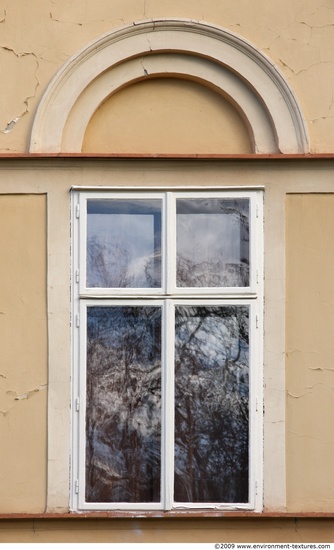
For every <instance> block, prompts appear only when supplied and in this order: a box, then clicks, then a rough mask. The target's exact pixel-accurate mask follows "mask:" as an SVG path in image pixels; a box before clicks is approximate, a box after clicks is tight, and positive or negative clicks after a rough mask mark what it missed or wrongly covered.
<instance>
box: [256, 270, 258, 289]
mask: <svg viewBox="0 0 334 550" xmlns="http://www.w3.org/2000/svg"><path fill="white" fill-rule="evenodd" d="M256 284H257V285H258V284H259V270H258V269H257V270H256Z"/></svg>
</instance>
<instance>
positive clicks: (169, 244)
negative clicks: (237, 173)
mask: <svg viewBox="0 0 334 550" xmlns="http://www.w3.org/2000/svg"><path fill="white" fill-rule="evenodd" d="M143 196H144V197H145V198H146V199H152V200H161V201H162V212H161V226H162V227H161V286H160V287H155V288H152V287H151V288H150V287H146V286H143V287H122V288H120V287H97V286H95V287H89V286H87V284H86V281H87V246H86V243H87V237H88V235H87V222H88V220H87V217H88V215H87V201H88V200H96V201H103V200H106V201H108V200H111V199H114V200H134V201H135V200H139V201H140V200H143ZM258 196H259V192H258V191H245V192H244V193H239V192H231V191H228V192H222V191H207V192H204V193H203V192H198V191H196V192H190V193H189V192H181V191H175V192H167V193H164V192H161V193H153V192H152V193H145V194H143V193H134V192H130V193H122V192H108V193H105V192H102V191H99V192H95V193H93V192H92V193H89V194H88V193H79V197H78V201H79V202H78V205H79V208H80V246H79V249H80V260H79V262H80V265H79V272H80V283H79V293H80V295H81V296H82V297H84V296H87V297H89V296H90V297H95V296H101V297H115V296H156V297H157V296H163V295H166V294H168V295H171V294H173V295H176V296H180V297H182V296H199V295H205V296H206V295H212V296H222V295H224V296H225V295H226V296H233V295H235V296H246V295H254V296H255V295H256V293H257V290H258V289H257V279H258V268H257V261H256V257H257V254H258V243H257V238H256V236H255V234H256V233H257V232H258V231H257V225H258V224H257V223H256V222H257V217H258V208H259V201H258ZM203 197H205V198H206V199H218V200H223V201H225V200H230V201H232V200H238V199H247V200H249V230H250V238H249V265H250V269H249V284H248V285H247V286H197V287H196V286H178V284H177V280H176V278H177V265H176V258H177V213H176V208H177V206H176V205H177V200H178V199H180V200H182V199H183V200H184V199H189V198H191V199H203Z"/></svg>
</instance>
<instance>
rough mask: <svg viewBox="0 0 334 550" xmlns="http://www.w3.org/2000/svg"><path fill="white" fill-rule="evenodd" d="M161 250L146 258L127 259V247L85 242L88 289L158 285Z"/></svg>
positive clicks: (92, 239)
mask: <svg viewBox="0 0 334 550" xmlns="http://www.w3.org/2000/svg"><path fill="white" fill-rule="evenodd" d="M160 281H161V253H160V250H159V251H157V252H155V253H153V254H151V255H150V256H147V257H145V258H139V257H138V258H136V259H135V260H134V259H132V260H131V258H130V255H129V252H128V249H127V245H126V243H124V242H122V241H121V240H118V241H117V242H113V243H111V242H110V243H108V244H105V243H101V242H100V241H99V240H98V238H97V236H94V237H92V238H90V239H89V240H88V242H87V286H89V287H91V288H97V287H99V288H134V287H143V288H154V287H158V286H160V284H161V282H160Z"/></svg>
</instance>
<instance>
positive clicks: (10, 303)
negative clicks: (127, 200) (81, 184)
mask: <svg viewBox="0 0 334 550" xmlns="http://www.w3.org/2000/svg"><path fill="white" fill-rule="evenodd" d="M0 340H1V346H0V348H1V351H0V442H1V443H0V510H1V513H8V512H16V511H18V510H27V509H29V510H31V511H32V512H43V511H44V509H45V503H46V457H47V448H46V436H47V428H46V406H47V321H46V197H45V195H0Z"/></svg>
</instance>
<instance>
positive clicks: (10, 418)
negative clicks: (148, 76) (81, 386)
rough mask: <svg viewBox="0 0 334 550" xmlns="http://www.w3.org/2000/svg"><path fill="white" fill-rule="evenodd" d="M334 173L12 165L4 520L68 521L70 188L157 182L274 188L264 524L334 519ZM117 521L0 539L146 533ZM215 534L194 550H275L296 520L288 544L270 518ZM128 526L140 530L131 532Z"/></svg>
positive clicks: (160, 526) (270, 195) (262, 165)
mask: <svg viewBox="0 0 334 550" xmlns="http://www.w3.org/2000/svg"><path fill="white" fill-rule="evenodd" d="M332 173H333V162H332V161H324V162H319V161H309V160H307V161H304V162H291V161H283V162H282V161H279V162H275V161H274V162H268V161H266V162H263V161H256V162H240V161H237V162H226V161H225V162H224V161H214V162H209V161H200V162H199V161H197V162H196V161H195V162H181V161H179V162H175V161H174V162H166V161H164V162H159V161H153V162H149V161H145V162H139V161H132V162H125V161H81V160H74V161H71V160H68V161H66V160H58V161H57V160H54V161H46V160H39V161H36V160H30V161H15V160H11V161H3V162H2V163H1V170H0V190H1V193H2V194H1V195H0V209H1V216H0V235H1V237H0V260H1V265H2V266H4V267H3V268H2V269H1V270H0V280H1V285H0V288H1V289H2V290H1V301H0V304H1V307H0V312H1V313H0V333H1V335H2V340H1V370H0V389H1V407H0V408H1V411H0V413H1V414H0V431H1V432H0V437H1V441H5V444H4V445H3V444H2V445H1V452H0V467H1V472H2V475H1V480H0V483H1V487H0V515H1V514H6V513H11V512H12V513H39V512H43V511H44V510H45V509H46V507H47V510H48V511H53V512H66V511H68V502H69V501H68V499H69V456H70V409H69V403H70V369H71V363H70V356H71V347H70V294H69V288H70V188H71V186H73V185H81V186H93V187H94V186H95V185H97V186H105V187H113V186H119V185H121V186H122V185H124V186H126V185H129V186H136V185H139V186H148V187H150V186H153V187H154V186H156V185H157V182H158V183H159V185H161V186H167V187H168V186H174V185H180V184H182V185H195V186H196V185H210V186H223V187H224V186H242V185H245V186H253V185H254V184H256V185H260V186H263V187H264V188H265V296H266V300H265V340H264V343H265V350H264V352H265V358H264V359H265V366H264V376H265V417H264V444H265V449H264V504H265V512H267V513H270V512H280V513H283V514H284V513H285V512H286V511H288V512H290V513H294V514H299V513H300V512H306V513H307V512H310V513H321V512H327V513H330V512H332V511H333V504H334V503H333V479H332V464H333V459H334V430H333V418H334V411H333V399H332V391H333V390H332V388H333V381H332V376H333V368H332V365H333V359H334V347H333V346H334V344H333V338H332V327H333V321H334V319H333V313H332V307H331V304H332V302H333V299H334V296H332V294H333V285H332V273H333V267H334V248H333V244H332V235H333V232H334V222H333V215H332V213H333V209H334V186H333V178H332ZM13 189H15V191H16V194H13ZM36 191H38V193H39V194H34V193H35V192H36ZM46 197H47V201H46ZM46 204H48V216H47V215H46ZM46 240H47V242H46ZM46 248H47V249H48V262H47V260H46ZM46 268H47V271H46ZM46 297H47V300H48V337H47V323H46ZM285 320H286V322H285ZM47 353H48V354H49V360H47ZM46 384H48V388H49V392H48V393H49V402H48V415H49V417H48V424H47V422H46V414H47V405H46V398H47V389H46V388H47V386H46ZM285 412H286V414H285ZM47 425H48V428H47ZM47 439H48V450H47ZM47 471H48V475H47ZM285 484H286V489H285ZM46 493H48V495H46ZM115 521H116V520H113V522H112V523H110V522H109V523H108V521H96V523H85V524H84V527H83V528H82V527H80V526H82V525H83V524H82V523H72V522H67V523H65V522H64V523H62V522H51V523H50V524H49V523H47V524H46V523H43V522H42V521H41V520H40V521H39V523H38V528H37V529H36V530H35V534H33V533H32V531H31V528H32V524H31V523H29V521H28V520H27V522H26V523H25V522H23V521H20V522H18V523H17V524H15V527H13V524H12V523H8V522H4V523H1V522H0V527H1V525H2V528H3V530H2V531H1V532H0V533H1V534H0V537H3V539H4V540H17V541H18V540H22V539H25V540H27V541H28V540H37V539H38V540H58V538H59V540H60V539H61V540H67V539H68V540H75V537H77V538H76V540H91V538H94V537H95V538H96V537H97V538H98V539H99V540H101V541H102V540H110V537H111V536H112V537H114V539H113V540H124V537H128V539H127V540H135V539H136V537H138V536H139V535H138V531H137V522H136V521H135V520H134V521H133V522H130V521H128V522H125V523H124V522H122V521H116V522H115ZM210 521H211V520H210ZM210 521H208V520H203V521H201V522H200V523H198V525H202V526H203V527H202V528H201V531H200V532H196V536H195V538H196V540H200V539H199V537H200V536H203V540H208V538H209V539H210V540H214V539H215V538H216V537H218V535H219V537H218V539H220V538H221V537H222V536H224V540H228V539H227V537H230V538H229V540H255V538H254V537H258V539H256V540H262V541H263V540H266V539H267V540H276V541H277V540H280V538H281V540H288V539H289V537H294V536H295V534H293V533H294V532H293V530H292V524H291V522H290V520H288V519H287V520H286V522H285V523H284V524H283V523H282V522H281V523H280V525H284V533H283V534H282V529H281V527H280V528H278V527H277V525H278V524H277V522H276V520H275V521H274V520H273V521H272V522H270V521H269V520H266V519H264V520H263V523H261V528H260V529H261V532H258V531H257V529H258V528H259V525H260V524H258V523H256V521H257V520H247V521H246V520H241V519H240V520H238V521H239V522H240V524H242V525H243V529H244V530H243V531H242V532H240V528H239V527H236V528H234V525H236V523H235V522H237V520H233V521H232V520H226V521H224V522H223V523H222V524H219V527H217V525H218V521H212V522H211V523H210ZM300 521H301V520H300ZM230 522H231V523H230ZM193 524H194V525H197V523H196V522H193V523H192V525H193ZM204 524H205V527H204ZM111 525H112V526H114V527H113V534H112V535H111V534H110V529H111ZM124 525H129V526H130V527H129V529H130V531H129V533H128V532H127V530H125V528H124ZM255 525H257V527H256V529H255V527H254V526H255ZM300 525H301V526H303V529H304V527H305V529H306V526H307V530H306V531H301V532H300V533H299V534H300V536H302V537H304V540H306V539H307V537H313V539H312V540H315V539H316V538H317V537H319V532H318V530H317V529H318V527H317V526H316V525H317V524H315V523H314V522H312V521H310V522H306V521H303V522H302V521H301V523H300ZM322 525H323V527H324V531H323V532H322V533H321V536H322V537H324V538H322V539H321V540H329V539H330V537H332V535H333V525H332V523H331V522H329V521H325V520H323V524H322ZM43 526H44V527H43ZM45 526H47V529H48V531H49V532H50V533H49V534H48V535H46V534H45V533H44V530H45V529H46V527H45ZM13 529H14V531H15V532H13ZM194 529H195V527H191V528H190V527H189V522H188V521H183V520H177V521H176V520H175V521H174V520H173V521H172V520H166V522H165V523H164V522H161V520H149V521H147V522H143V523H141V524H140V537H142V538H143V537H145V538H146V537H147V539H148V540H154V537H156V539H158V538H159V537H161V536H163V537H166V540H177V539H178V537H181V538H182V537H184V539H182V540H185V539H186V540H193V537H194ZM217 529H218V531H217ZM79 531H80V535H79V534H78V533H79ZM97 533H98V534H97ZM199 533H201V534H199ZM49 536H50V537H51V538H50V539H49V538H48V537H49ZM20 537H22V538H20ZM33 537H36V538H35V539H33ZM52 537H54V539H52ZM85 537H86V538H85ZM122 537H123V538H122ZM284 537H287V538H284ZM326 537H328V538H326ZM291 540H294V539H293V538H292V539H291ZM310 540H311V539H310ZM318 540H320V539H318Z"/></svg>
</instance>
